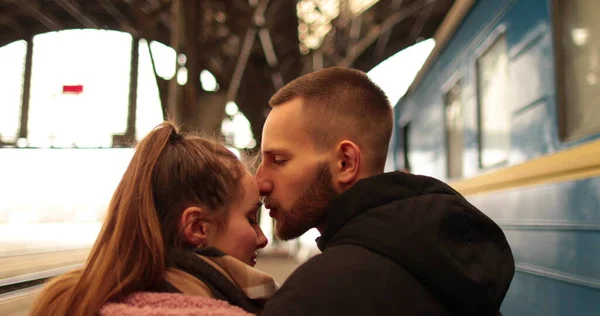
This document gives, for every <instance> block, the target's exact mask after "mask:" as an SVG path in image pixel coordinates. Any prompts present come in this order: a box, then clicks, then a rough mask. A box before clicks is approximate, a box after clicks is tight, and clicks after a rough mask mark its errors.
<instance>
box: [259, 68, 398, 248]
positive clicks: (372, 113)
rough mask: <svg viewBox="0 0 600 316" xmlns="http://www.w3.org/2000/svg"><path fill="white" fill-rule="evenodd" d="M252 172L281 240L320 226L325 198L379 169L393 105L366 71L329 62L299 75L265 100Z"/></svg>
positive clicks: (388, 132) (384, 152)
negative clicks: (258, 154) (265, 112)
mask: <svg viewBox="0 0 600 316" xmlns="http://www.w3.org/2000/svg"><path fill="white" fill-rule="evenodd" d="M269 104H270V105H271V107H272V110H271V113H270V114H269V116H268V117H267V120H266V122H265V126H264V128H263V135H262V143H261V151H262V162H261V165H260V166H259V168H258V170H257V174H256V179H257V180H258V184H259V187H260V189H261V192H262V194H263V195H265V203H266V205H267V207H268V208H270V209H271V213H270V214H271V216H272V217H274V218H275V219H276V220H277V234H278V235H279V236H280V237H281V238H282V239H291V238H295V237H298V236H300V235H302V234H303V233H304V232H306V231H307V230H308V229H310V228H312V227H317V228H319V229H322V228H323V227H322V225H323V222H324V220H325V218H326V217H327V214H325V213H324V209H325V207H326V206H327V205H328V204H329V202H330V201H331V200H332V199H333V198H334V197H335V196H337V195H338V194H339V193H341V192H343V191H344V190H346V189H347V188H349V187H351V186H352V185H353V184H354V183H356V181H358V180H360V179H361V178H365V177H369V176H372V175H375V174H379V173H382V172H383V168H384V164H385V158H386V155H387V150H388V143H389V140H390V137H391V133H392V124H393V123H392V108H391V106H390V103H389V101H388V99H387V97H386V96H385V94H384V93H383V91H382V90H381V89H380V88H379V87H378V86H377V85H375V84H374V83H373V82H372V81H371V80H370V79H369V78H368V77H367V75H366V74H365V73H363V72H360V71H358V70H353V69H348V68H337V67H336V68H327V69H324V70H321V71H317V72H314V73H310V74H308V75H305V76H302V77H300V78H298V79H296V80H294V81H292V82H290V83H289V84H287V85H286V86H284V87H283V88H282V89H281V90H279V91H278V92H277V93H276V94H275V95H274V96H273V97H272V98H271V100H270V102H269Z"/></svg>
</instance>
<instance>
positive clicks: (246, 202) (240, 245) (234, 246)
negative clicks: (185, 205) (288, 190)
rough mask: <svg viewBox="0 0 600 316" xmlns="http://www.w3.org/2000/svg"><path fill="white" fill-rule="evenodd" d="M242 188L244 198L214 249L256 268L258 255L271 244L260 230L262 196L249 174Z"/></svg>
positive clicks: (232, 210) (233, 208)
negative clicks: (260, 250) (259, 217)
mask: <svg viewBox="0 0 600 316" xmlns="http://www.w3.org/2000/svg"><path fill="white" fill-rule="evenodd" d="M242 187H243V192H242V193H243V194H241V195H240V196H239V197H238V198H237V200H236V201H234V203H233V204H232V205H231V207H230V208H229V210H228V212H227V217H226V218H225V221H224V227H223V228H221V229H219V230H218V231H217V233H216V234H215V236H214V238H212V240H211V244H210V246H212V247H215V248H217V249H219V250H221V251H222V252H224V253H225V254H228V255H230V256H232V257H234V258H236V259H238V260H240V261H242V262H244V263H246V264H249V265H251V266H254V265H255V264H256V256H257V253H256V251H257V250H258V249H261V248H264V247H265V246H266V245H267V243H268V240H267V237H265V235H264V234H263V232H262V230H261V229H260V227H259V226H258V212H259V210H260V206H261V203H260V194H259V190H258V185H257V184H256V181H254V177H252V175H251V174H250V173H249V172H246V173H245V175H244V177H243V179H242Z"/></svg>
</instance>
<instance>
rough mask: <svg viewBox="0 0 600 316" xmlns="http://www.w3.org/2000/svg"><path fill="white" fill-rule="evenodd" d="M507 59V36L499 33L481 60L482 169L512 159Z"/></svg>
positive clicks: (480, 142)
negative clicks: (510, 153)
mask: <svg viewBox="0 0 600 316" xmlns="http://www.w3.org/2000/svg"><path fill="white" fill-rule="evenodd" d="M507 61H508V56H507V47H506V38H505V36H504V35H500V36H498V38H496V39H495V41H494V42H493V43H492V44H491V45H490V46H489V47H488V48H487V49H486V50H485V51H484V52H483V53H482V54H481V55H480V56H479V58H478V60H477V81H478V82H477V88H478V101H479V120H478V121H479V122H478V123H479V150H480V155H479V163H480V166H481V167H482V168H487V167H492V166H496V165H499V164H502V163H504V162H506V161H507V160H508V153H509V150H510V110H509V107H508V102H507V101H508V98H507V92H508V91H507Z"/></svg>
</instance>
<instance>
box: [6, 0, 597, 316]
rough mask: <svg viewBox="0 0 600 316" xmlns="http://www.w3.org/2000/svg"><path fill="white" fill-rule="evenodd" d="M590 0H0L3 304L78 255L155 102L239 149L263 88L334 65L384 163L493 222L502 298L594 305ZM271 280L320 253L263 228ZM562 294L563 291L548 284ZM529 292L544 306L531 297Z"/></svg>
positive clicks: (17, 305) (518, 302)
mask: <svg viewBox="0 0 600 316" xmlns="http://www.w3.org/2000/svg"><path fill="white" fill-rule="evenodd" d="M599 10H600V4H599V2H597V1H594V0H572V1H568V0H479V1H476V0H454V1H453V0H293V1H292V0H225V1H219V0H204V1H201V0H89V1H88V0H85V1H84V0H4V1H0V267H2V269H1V272H0V314H7V315H20V314H25V313H26V311H27V309H28V306H29V304H30V303H31V301H32V299H33V298H34V297H35V293H36V291H38V290H39V286H38V285H39V284H40V283H41V282H43V281H44V280H46V279H47V278H49V277H52V276H54V275H57V274H59V273H64V272H65V271H67V270H69V269H72V268H73V267H75V266H77V265H79V264H81V263H82V262H83V260H84V259H85V257H86V255H87V251H88V250H89V247H90V246H91V245H92V244H93V243H94V241H95V238H96V236H97V234H98V232H99V230H100V227H101V225H102V221H103V218H104V213H105V211H106V208H107V206H108V203H109V201H110V198H111V196H112V193H113V191H114V190H115V188H116V186H117V184H118V182H119V180H120V178H121V176H122V174H123V172H124V170H125V168H126V166H127V164H128V163H129V160H130V159H131V157H132V154H133V149H132V146H133V145H134V144H135V142H136V141H138V140H140V139H141V138H143V137H144V136H145V135H146V134H147V133H148V132H149V131H150V130H151V129H152V128H153V127H155V126H156V125H158V124H159V123H160V122H162V121H163V120H165V119H167V118H171V119H174V120H176V121H177V122H178V123H180V124H182V126H183V129H184V131H199V132H201V133H204V134H206V135H211V136H217V137H218V138H220V139H222V140H223V141H224V142H226V143H227V145H228V147H229V148H230V149H231V150H232V151H233V152H234V153H236V154H237V155H238V156H240V157H241V156H242V155H245V154H254V153H256V152H257V151H258V150H259V148H260V137H261V133H262V126H263V124H264V121H265V118H266V116H267V115H268V113H269V106H268V100H269V98H270V97H271V96H272V95H273V94H274V93H275V92H276V91H277V90H278V89H279V88H281V87H282V86H283V85H285V84H286V83H288V82H290V81H291V80H293V79H295V78H297V77H299V76H301V75H303V74H306V73H309V72H312V71H315V70H319V69H323V68H326V67H330V66H343V67H352V68H356V69H360V70H362V71H364V72H367V73H368V75H369V76H370V77H371V78H372V79H373V80H374V81H375V82H376V83H377V84H379V85H380V86H381V87H382V88H383V90H384V91H385V93H386V94H387V95H388V97H389V99H390V101H391V103H392V105H394V120H395V121H394V135H393V138H392V141H391V143H390V151H389V154H388V161H387V165H386V171H394V170H403V171H409V172H413V173H418V174H424V175H429V176H434V177H437V178H440V179H442V180H445V181H448V182H449V183H450V184H451V185H452V186H453V187H454V188H455V189H457V190H458V191H459V192H461V193H463V194H464V195H465V196H466V197H467V198H468V199H469V200H470V201H471V202H472V203H473V204H475V205H476V206H478V207H480V208H481V209H482V210H483V211H484V212H486V214H488V215H489V216H490V217H491V218H493V219H494V220H495V221H497V222H498V223H499V224H500V226H501V227H502V228H503V229H504V230H505V233H506V235H507V238H508V239H509V242H510V243H511V247H512V248H513V251H514V253H515V258H516V260H517V274H516V276H515V281H514V282H513V285H512V287H511V290H510V291H509V293H508V295H507V299H506V301H505V305H503V314H505V315H567V314H569V315H592V314H594V315H597V313H596V312H598V313H600V305H599V304H600V303H599V302H600V299H599V298H600V268H599V267H600V251H598V245H599V244H600V236H599V233H598V232H599V231H600V178H599V176H600V158H598V157H600V155H599V153H600V142H599V136H600V123H598V122H600V104H599V102H600V101H598V100H600V98H598V97H600V90H598V75H599V71H600V68H599V65H600V64H599V60H600V59H599V56H600V55H599V53H600V51H599V49H600V46H599V45H600V35H599V34H600V23H599V22H596V21H598V20H597V19H595V18H594V14H595V13H596V12H599ZM260 225H261V227H262V229H263V231H264V232H265V234H266V235H267V237H268V238H269V240H270V243H269V245H268V246H267V248H266V249H264V251H262V254H263V258H262V259H260V260H259V264H258V268H260V269H263V270H265V271H267V272H268V273H271V274H273V275H274V276H275V277H276V279H277V280H278V281H279V282H283V281H284V280H285V278H286V277H287V276H288V275H289V274H290V273H291V272H292V271H293V269H295V268H296V267H297V266H298V265H299V264H301V263H302V262H304V261H305V260H307V259H308V258H310V257H311V256H314V255H316V254H318V252H319V251H318V249H317V248H316V245H315V242H314V239H315V238H316V237H318V235H319V234H318V232H317V231H315V230H311V231H309V232H308V233H306V234H305V235H304V236H302V237H301V238H299V239H298V240H297V241H293V242H282V241H279V240H277V238H276V237H275V236H274V235H273V229H272V228H273V222H272V220H271V218H270V217H269V216H268V212H266V211H264V210H263V212H262V216H261V218H260ZM561 297H562V298H561ZM540 306H543V307H542V308H540Z"/></svg>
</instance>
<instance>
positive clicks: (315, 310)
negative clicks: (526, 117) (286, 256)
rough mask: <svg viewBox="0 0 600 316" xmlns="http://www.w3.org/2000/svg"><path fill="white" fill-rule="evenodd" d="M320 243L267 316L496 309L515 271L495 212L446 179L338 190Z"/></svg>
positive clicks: (407, 179) (389, 177)
mask: <svg viewBox="0 0 600 316" xmlns="http://www.w3.org/2000/svg"><path fill="white" fill-rule="evenodd" d="M317 245H318V246H319V248H320V249H321V250H322V252H323V253H322V254H320V255H317V256H315V257H313V258H311V259H310V260H308V261H307V262H306V263H305V264H303V265H302V266H300V267H299V268H298V269H297V270H296V271H295V272H294V273H293V274H292V275H291V276H290V277H289V278H288V280H286V282H285V283H284V284H283V286H282V287H281V289H280V290H279V291H278V293H276V294H275V296H274V297H273V298H272V299H271V301H269V302H268V303H267V305H266V306H265V309H264V310H263V312H262V313H261V315H497V314H498V313H499V308H500V305H501V303H502V300H503V299H504V296H505V295H506V292H507V290H508V288H509V285H510V282H511V280H512V278H513V275H514V271H515V266H514V259H513V256H512V252H511V250H510V247H509V245H508V242H507V241H506V238H505V236H504V234H503V232H502V230H501V229H500V227H498V225H496V224H495V223H494V222H493V221H492V220H491V219H490V218H488V217H487V216H486V215H484V214H483V213H482V212H480V211H479V210H478V209H477V208H475V207H474V206H473V205H471V204H470V203H469V202H467V201H466V200H465V199H464V198H463V197H462V196H461V195H460V194H459V193H457V192H456V191H454V190H453V189H452V188H450V187H449V186H448V185H446V184H444V183H443V182H441V181H439V180H436V179H433V178H430V177H425V176H417V175H412V174H407V173H401V172H394V173H386V174H382V175H378V176H374V177H370V178H367V179H363V180H360V181H358V182H357V183H356V184H355V185H354V186H353V187H351V188H350V189H348V190H346V191H345V192H343V193H342V194H340V195H339V196H338V197H337V198H336V199H335V200H334V201H333V202H332V204H331V205H330V207H329V208H328V217H327V220H326V228H325V231H324V232H323V234H322V236H321V237H320V238H319V239H317Z"/></svg>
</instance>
